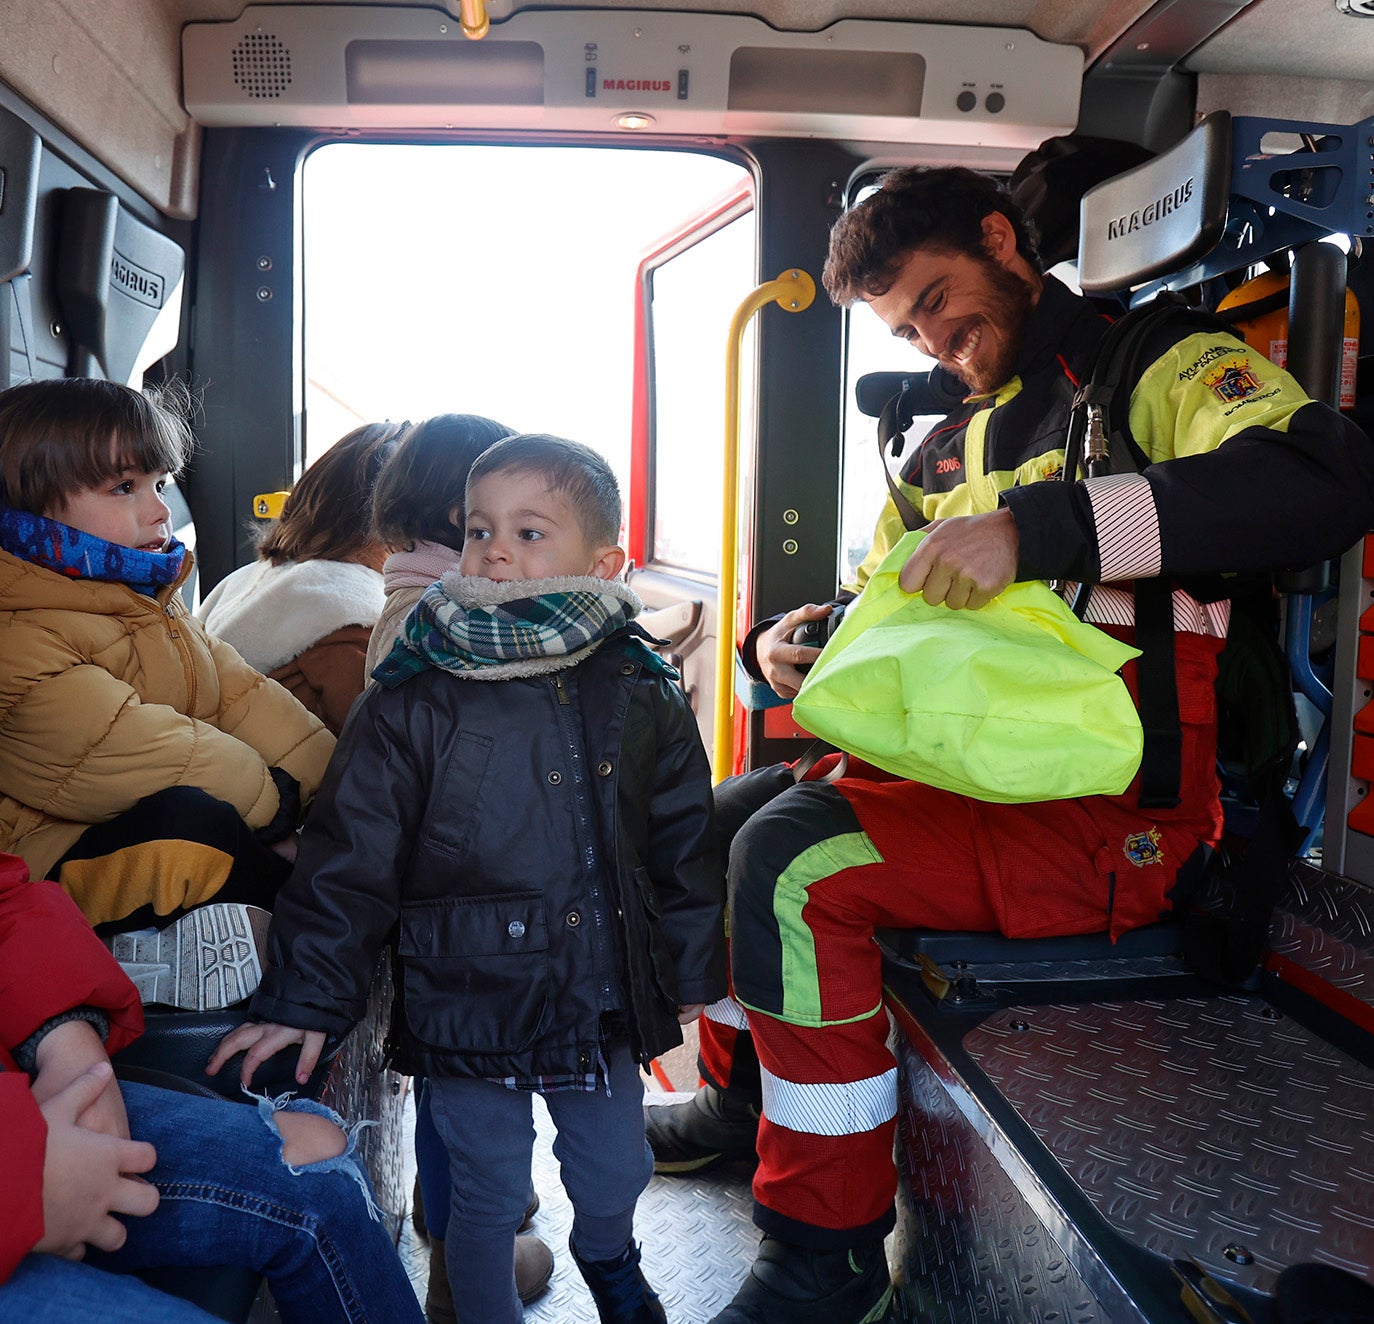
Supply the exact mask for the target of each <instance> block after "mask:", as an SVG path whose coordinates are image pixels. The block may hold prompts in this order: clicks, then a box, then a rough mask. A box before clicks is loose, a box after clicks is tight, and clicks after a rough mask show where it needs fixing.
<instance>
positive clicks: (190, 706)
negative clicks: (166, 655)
mask: <svg viewBox="0 0 1374 1324" xmlns="http://www.w3.org/2000/svg"><path fill="white" fill-rule="evenodd" d="M162 611H163V614H164V616H165V617H166V618H167V633H168V634H169V635H170V636H171V638H172V642H173V643H174V644H176V646H177V651H178V652H179V653H180V654H181V665H182V667H183V668H184V669H185V671H186V715H187V716H188V717H194V716H195V715H196V668H195V664H194V663H193V662H192V661H191V653H190V649H188V648H187V647H186V640H185V639H183V638H182V637H181V631H180V630H178V629H177V620H176V616H175V615H174V614H173V612H172V604H171V601H170V599H169V600H168V602H167V604H166V606H164V607H163V608H162Z"/></svg>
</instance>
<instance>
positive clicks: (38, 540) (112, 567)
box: [0, 506, 186, 597]
mask: <svg viewBox="0 0 1374 1324" xmlns="http://www.w3.org/2000/svg"><path fill="white" fill-rule="evenodd" d="M0 547H3V548H4V549H5V551H7V552H9V553H10V555H11V556H17V557H18V558H19V559H20V560H21V561H29V562H32V564H34V565H41V566H42V567H43V568H44V569H45V570H52V571H55V572H56V573H57V574H59V575H65V576H66V577H67V578H68V579H100V580H106V581H109V582H111V583H115V584H127V585H128V586H129V587H130V588H131V589H133V590H134V592H135V593H144V594H146V595H147V596H148V597H153V596H154V595H155V594H156V593H157V591H158V589H160V588H161V587H162V586H163V585H164V584H171V583H174V582H175V581H176V577H177V576H178V575H179V574H180V573H181V563H182V561H183V560H185V558H186V547H185V545H184V544H182V543H179V542H178V541H177V540H176V539H175V538H173V539H172V540H171V541H170V542H169V543H168V544H167V550H166V551H165V552H142V551H139V549H138V548H137V547H124V546H121V545H120V544H119V543H114V542H107V541H106V540H105V539H104V538H97V537H95V536H94V535H93V534H90V533H83V532H82V531H81V530H80V529H74V528H72V526H71V525H70V524H62V523H60V522H59V521H58V520H55V519H47V518H45V517H44V516H42V515H33V514H30V513H29V512H28V511H26V510H11V509H10V508H9V507H8V506H0Z"/></svg>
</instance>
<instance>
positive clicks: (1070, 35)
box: [163, 0, 1154, 60]
mask: <svg viewBox="0 0 1374 1324" xmlns="http://www.w3.org/2000/svg"><path fill="white" fill-rule="evenodd" d="M163 2H164V4H166V6H167V8H168V9H169V10H170V11H172V12H173V13H174V14H176V15H177V18H178V22H181V23H188V22H195V21H202V20H206V21H208V20H216V19H233V18H237V17H238V15H239V14H241V13H242V12H243V9H244V0H163ZM268 2H269V3H270V0H268ZM297 2H302V0H297ZM303 2H304V3H317V4H322V3H329V2H330V0H303ZM372 2H373V3H381V4H398V5H410V6H412V7H414V6H415V3H416V0H372ZM1153 3H1154V0H629V2H628V3H622V4H614V5H607V4H595V3H587V2H586V0H537V3H515V0H490V2H489V3H488V5H487V14H488V15H489V17H490V18H491V20H492V21H493V22H494V23H499V22H500V21H501V20H502V19H503V18H508V17H509V16H510V15H511V14H512V13H514V12H515V11H517V10H521V9H664V10H685V11H687V12H689V13H697V12H699V13H710V14H745V15H749V16H751V17H754V18H760V19H762V20H763V21H764V22H765V23H769V24H771V25H772V26H773V27H775V28H779V29H781V30H782V31H785V32H817V31H819V30H820V29H821V28H825V27H829V26H830V24H832V23H837V22H839V20H840V19H845V18H868V19H888V20H898V21H904V22H909V23H963V24H977V25H983V26H991V27H1008V28H1027V29H1029V30H1030V31H1031V32H1034V33H1035V35H1036V36H1037V37H1040V38H1042V39H1044V40H1045V41H1054V42H1063V43H1066V44H1071V45H1075V46H1078V47H1079V48H1080V49H1081V50H1082V51H1083V52H1084V55H1085V56H1086V57H1087V58H1088V59H1089V60H1091V59H1092V58H1093V57H1094V56H1095V55H1097V54H1098V53H1099V52H1100V51H1101V50H1103V49H1104V48H1105V47H1106V46H1107V45H1109V44H1110V43H1111V42H1112V41H1113V40H1115V38H1116V37H1117V36H1119V35H1120V34H1121V32H1123V31H1124V30H1125V29H1126V28H1127V27H1129V26H1130V24H1131V23H1132V22H1134V21H1135V19H1137V18H1138V17H1139V16H1140V15H1141V14H1143V13H1144V12H1145V11H1146V10H1148V9H1149V8H1151V6H1152V4H1153ZM431 7H432V8H436V9H447V10H448V11H449V13H451V14H455V15H456V14H457V12H458V4H457V0H452V3H449V4H437V5H433V6H431Z"/></svg>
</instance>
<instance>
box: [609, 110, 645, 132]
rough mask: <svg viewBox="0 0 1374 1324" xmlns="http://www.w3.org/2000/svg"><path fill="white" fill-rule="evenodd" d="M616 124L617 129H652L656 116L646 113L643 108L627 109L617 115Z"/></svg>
mask: <svg viewBox="0 0 1374 1324" xmlns="http://www.w3.org/2000/svg"><path fill="white" fill-rule="evenodd" d="M615 126H616V128H617V129H639V130H643V129H652V128H653V127H654V117H653V116H652V115H646V114H645V113H644V112H643V111H642V110H627V111H625V113H624V114H622V115H617V116H616V117H615Z"/></svg>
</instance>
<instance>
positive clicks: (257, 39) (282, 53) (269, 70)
mask: <svg viewBox="0 0 1374 1324" xmlns="http://www.w3.org/2000/svg"><path fill="white" fill-rule="evenodd" d="M233 65H234V82H235V83H237V84H238V86H239V87H241V88H242V89H243V90H244V91H245V92H247V93H248V95H249V96H250V97H255V98H257V99H259V100H261V99H264V98H271V97H279V96H281V95H282V93H283V92H285V91H286V89H287V88H288V87H290V86H291V52H290V51H289V50H288V49H287V48H286V47H285V46H283V45H282V43H281V41H280V40H278V38H276V37H274V36H272V34H271V33H269V32H250V33H248V34H247V35H246V36H244V37H243V38H241V39H240V41H239V44H238V45H237V46H235V47H234V53H233Z"/></svg>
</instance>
